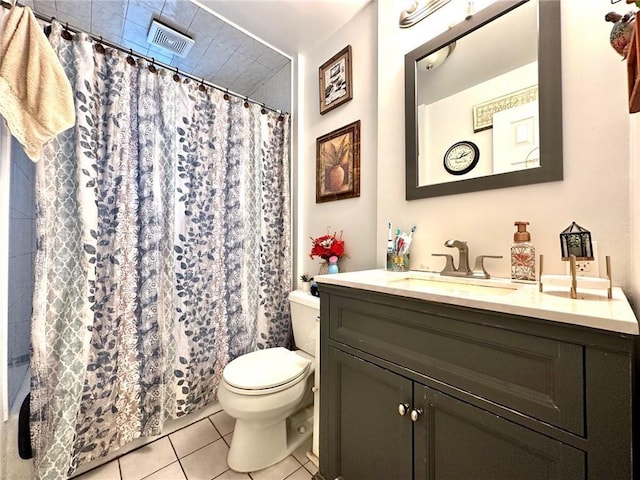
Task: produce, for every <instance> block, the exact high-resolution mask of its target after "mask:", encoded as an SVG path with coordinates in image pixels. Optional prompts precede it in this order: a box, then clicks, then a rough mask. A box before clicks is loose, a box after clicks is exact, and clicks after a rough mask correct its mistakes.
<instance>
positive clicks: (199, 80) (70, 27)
mask: <svg viewBox="0 0 640 480" xmlns="http://www.w3.org/2000/svg"><path fill="white" fill-rule="evenodd" d="M0 5H2V7H4V8H6V9H7V10H11V9H12V8H13V5H12V4H11V2H10V1H9V2H7V1H5V0H0ZM16 5H17V4H16ZM33 14H34V15H35V16H36V18H38V19H40V20H42V21H43V22H47V23H51V22H52V21H53V20H58V19H57V18H56V17H49V16H46V15H43V14H41V13H38V12H35V11H33ZM58 22H60V24H63V23H64V27H63V28H64V29H65V30H66V31H72V32H75V33H84V34H86V35H88V36H89V37H91V38H92V39H93V40H94V41H96V42H98V45H100V44H101V45H103V46H108V47H109V48H113V49H115V50H119V51H121V52H123V53H128V54H129V55H131V56H134V57H138V58H142V59H144V60H146V61H147V62H149V63H150V65H149V68H151V67H161V68H164V69H165V70H167V71H170V72H175V74H174V80H175V75H181V76H183V77H186V78H188V79H191V80H194V81H195V82H197V83H199V84H200V87H199V88H201V89H203V87H204V86H205V85H206V86H208V87H211V88H215V89H216V90H219V91H220V92H224V93H225V100H228V98H227V97H226V95H232V96H234V97H236V98H240V99H244V101H245V103H244V106H245V107H249V105H248V103H247V102H251V103H254V104H256V105H262V108H263V111H262V113H263V114H264V113H267V112H266V111H264V110H270V111H272V112H274V113H279V114H280V117H279V120H283V119H284V116H283V115H284V114H285V113H286V112H283V111H282V110H280V109H277V108H273V107H270V106H268V105H266V104H265V103H264V102H258V101H257V100H253V99H251V98H249V97H247V96H246V95H240V94H239V93H236V92H233V91H231V90H229V89H228V88H223V87H220V86H218V85H216V84H214V83H211V82H208V81H205V80H204V79H203V78H198V77H196V76H195V75H192V74H190V73H187V72H185V71H184V70H179V69H178V67H172V66H171V65H167V64H166V63H162V62H159V61H158V60H156V59H155V58H153V57H148V56H146V55H143V54H142V53H139V52H136V51H134V50H132V49H130V48H129V49H126V48H125V47H123V46H121V45H118V44H116V43H113V42H110V41H108V40H105V39H103V38H102V37H98V36H96V35H93V34H91V33H88V32H85V31H84V30H82V29H80V28H78V27H75V26H73V25H69V23H68V22H61V21H60V20H58ZM63 33H64V32H63ZM63 38H64V37H63ZM67 40H68V39H67ZM96 46H97V45H96ZM98 51H99V50H98ZM100 53H104V51H103V52H100ZM176 81H177V80H176Z"/></svg>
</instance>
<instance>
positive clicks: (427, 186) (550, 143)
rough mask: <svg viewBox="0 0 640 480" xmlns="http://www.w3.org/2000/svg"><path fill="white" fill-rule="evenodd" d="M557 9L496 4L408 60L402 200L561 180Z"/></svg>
mask: <svg viewBox="0 0 640 480" xmlns="http://www.w3.org/2000/svg"><path fill="white" fill-rule="evenodd" d="M556 3H559V2H539V0H519V1H502V2H496V3H494V4H492V5H490V6H488V7H487V8H485V9H483V10H481V11H479V12H477V13H476V14H475V15H473V16H472V17H470V18H469V19H468V20H465V21H464V22H463V23H461V24H459V25H456V26H454V27H452V28H451V29H450V30H448V31H447V32H445V33H443V34H442V35H440V36H438V37H437V38H435V39H433V40H430V41H428V42H427V43H425V44H424V45H423V46H421V47H418V48H417V49H415V50H414V51H412V52H410V53H409V54H407V55H406V57H405V88H406V92H405V94H406V129H407V131H406V152H407V199H412V198H424V197H430V196H437V195H448V194H452V193H460V192H467V191H477V190H485V189H490V188H500V187H504V186H512V185H524V184H528V183H536V182H543V181H550V180H560V179H562V138H561V128H562V121H561V120H562V113H561V84H560V75H561V73H560V18H559V15H560V12H559V7H558V5H555V6H554V5H553V4H556ZM540 100H542V101H540Z"/></svg>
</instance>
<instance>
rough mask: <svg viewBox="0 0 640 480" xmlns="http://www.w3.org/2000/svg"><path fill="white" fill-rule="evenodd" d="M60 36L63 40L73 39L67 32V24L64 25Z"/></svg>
mask: <svg viewBox="0 0 640 480" xmlns="http://www.w3.org/2000/svg"><path fill="white" fill-rule="evenodd" d="M60 36H61V37H62V38H64V39H65V40H71V39H72V38H73V37H72V36H71V32H69V22H67V23H66V25H65V27H64V30H62V33H61V34H60Z"/></svg>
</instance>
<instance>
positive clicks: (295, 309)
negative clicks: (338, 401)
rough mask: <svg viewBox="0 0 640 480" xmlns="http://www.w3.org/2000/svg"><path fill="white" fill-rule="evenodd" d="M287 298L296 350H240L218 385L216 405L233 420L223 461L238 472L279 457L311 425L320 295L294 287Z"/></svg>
mask: <svg viewBox="0 0 640 480" xmlns="http://www.w3.org/2000/svg"><path fill="white" fill-rule="evenodd" d="M289 302H290V305H291V322H292V325H293V336H294V341H295V344H296V347H297V348H298V350H288V349H286V348H283V347H275V348H268V349H264V350H258V351H255V352H251V353H248V354H245V355H242V356H240V357H238V358H236V359H234V360H233V361H231V362H229V364H228V365H227V366H226V367H225V368H224V371H223V374H222V380H221V382H220V386H219V387H218V401H219V403H220V406H221V407H222V409H223V410H224V411H225V412H226V413H227V414H228V415H229V416H231V417H233V418H235V419H236V424H235V428H234V431H233V437H232V440H231V447H230V449H229V455H228V458H227V463H228V464H229V467H230V468H231V469H232V470H235V471H237V472H252V471H256V470H261V469H263V468H266V467H268V466H270V465H273V464H275V463H277V462H279V461H280V460H282V459H283V458H285V457H287V456H288V455H290V454H291V453H292V452H293V451H294V450H296V449H297V448H298V447H299V446H300V445H301V444H302V443H303V442H304V441H305V440H307V439H308V438H309V437H310V436H311V433H312V430H313V392H312V388H313V386H314V371H315V368H316V361H315V358H314V354H315V346H316V343H317V342H318V335H319V322H318V315H319V310H320V305H319V299H318V298H317V297H313V296H311V295H309V294H308V293H305V292H302V291H298V290H296V291H294V292H291V293H290V294H289Z"/></svg>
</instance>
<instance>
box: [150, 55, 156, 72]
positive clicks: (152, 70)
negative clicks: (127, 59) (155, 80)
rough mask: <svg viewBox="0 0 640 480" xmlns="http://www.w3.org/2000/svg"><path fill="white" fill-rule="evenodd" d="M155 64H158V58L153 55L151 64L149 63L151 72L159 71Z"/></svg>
mask: <svg viewBox="0 0 640 480" xmlns="http://www.w3.org/2000/svg"><path fill="white" fill-rule="evenodd" d="M155 64H156V59H155V58H154V57H151V65H149V71H150V72H151V73H157V71H158V69H157V68H156V65H155Z"/></svg>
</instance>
